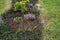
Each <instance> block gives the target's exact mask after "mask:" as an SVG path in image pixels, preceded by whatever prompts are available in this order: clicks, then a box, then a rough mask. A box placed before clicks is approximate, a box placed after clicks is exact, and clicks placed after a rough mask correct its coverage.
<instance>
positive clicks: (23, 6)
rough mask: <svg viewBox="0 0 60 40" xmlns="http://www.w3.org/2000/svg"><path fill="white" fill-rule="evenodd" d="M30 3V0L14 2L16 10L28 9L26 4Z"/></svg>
mask: <svg viewBox="0 0 60 40" xmlns="http://www.w3.org/2000/svg"><path fill="white" fill-rule="evenodd" d="M27 3H29V0H25V1H24V0H22V1H21V2H16V3H15V4H14V11H17V10H20V11H21V12H25V11H27V7H26V4H27Z"/></svg>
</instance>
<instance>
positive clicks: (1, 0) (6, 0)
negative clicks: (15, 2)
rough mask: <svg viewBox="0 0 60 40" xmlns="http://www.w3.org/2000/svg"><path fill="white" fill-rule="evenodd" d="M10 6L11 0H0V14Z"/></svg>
mask: <svg viewBox="0 0 60 40" xmlns="http://www.w3.org/2000/svg"><path fill="white" fill-rule="evenodd" d="M10 7H11V0H0V14H1V13H4V12H5V11H7V10H8V9H9V8H10Z"/></svg>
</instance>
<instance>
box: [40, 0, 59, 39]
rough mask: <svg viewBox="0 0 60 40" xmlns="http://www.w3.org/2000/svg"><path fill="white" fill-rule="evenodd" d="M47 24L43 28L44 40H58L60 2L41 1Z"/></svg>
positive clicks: (53, 0) (54, 0) (57, 0)
mask: <svg viewBox="0 0 60 40" xmlns="http://www.w3.org/2000/svg"><path fill="white" fill-rule="evenodd" d="M40 4H41V5H43V7H44V9H45V11H46V13H45V14H46V15H48V23H47V25H46V27H45V32H44V39H45V40H60V0H41V1H40Z"/></svg>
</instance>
